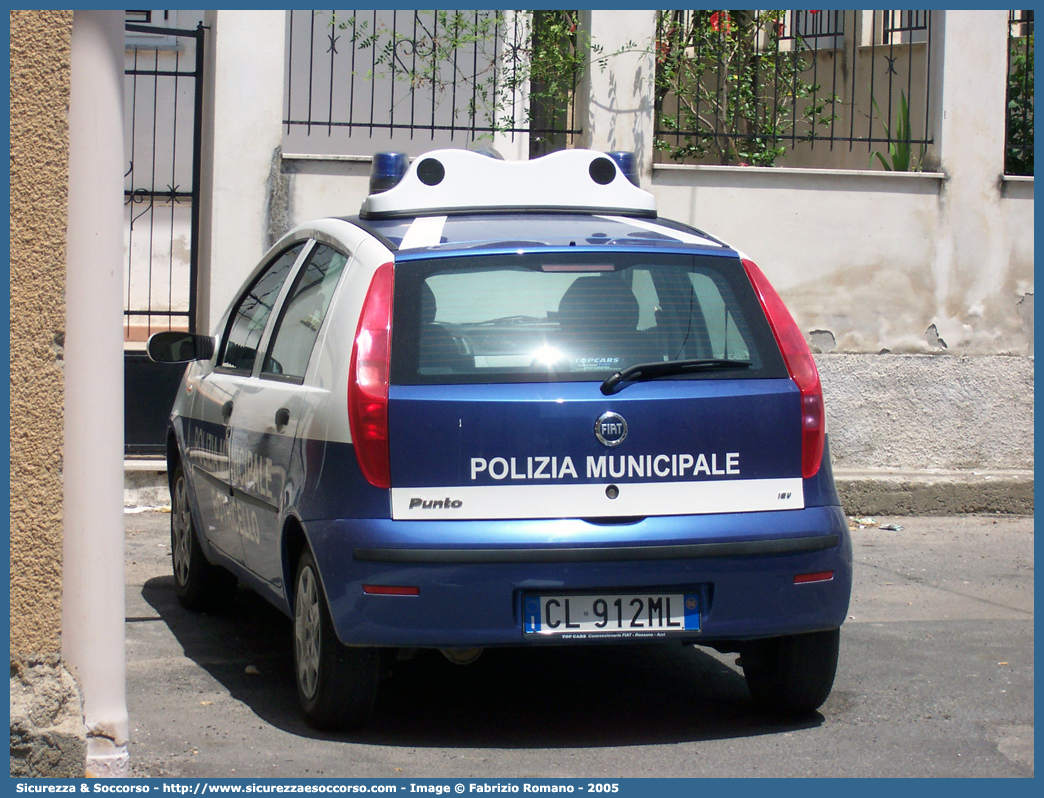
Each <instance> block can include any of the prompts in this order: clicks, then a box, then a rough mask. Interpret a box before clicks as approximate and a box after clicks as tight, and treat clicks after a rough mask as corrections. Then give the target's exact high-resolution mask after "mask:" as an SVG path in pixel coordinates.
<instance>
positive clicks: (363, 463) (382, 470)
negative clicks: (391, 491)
mask: <svg viewBox="0 0 1044 798" xmlns="http://www.w3.org/2000/svg"><path fill="white" fill-rule="evenodd" d="M394 286H395V266H394V264H392V263H385V264H384V265H383V266H381V267H380V268H378V269H377V271H376V272H375V273H374V275H373V279H372V280H371V281H370V288H369V290H368V291H367V292H366V299H365V300H364V301H363V306H362V313H361V314H360V315H359V328H358V329H357V330H356V331H355V343H354V345H353V346H352V362H351V366H350V368H349V372H348V423H349V425H350V426H351V429H352V443H353V444H354V446H355V457H356V459H357V460H358V461H359V469H360V470H361V471H362V474H363V476H364V477H366V480H367V481H368V482H369V483H370V484H371V485H373V486H375V487H378V488H390V487H391V462H390V459H391V458H390V456H389V452H388V373H389V368H390V365H391V324H392V290H393V288H394Z"/></svg>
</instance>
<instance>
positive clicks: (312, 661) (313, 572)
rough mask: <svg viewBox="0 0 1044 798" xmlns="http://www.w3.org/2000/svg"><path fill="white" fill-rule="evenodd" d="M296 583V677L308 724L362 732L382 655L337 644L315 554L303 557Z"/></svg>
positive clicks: (320, 727)
mask: <svg viewBox="0 0 1044 798" xmlns="http://www.w3.org/2000/svg"><path fill="white" fill-rule="evenodd" d="M294 584H295V590H294V673H295V675H296V681H297V697H298V698H299V699H300V701H301V709H302V711H303V712H304V716H305V720H307V721H308V724H309V725H310V726H313V727H315V728H317V729H357V728H359V727H360V726H363V725H364V724H365V723H366V721H368V720H369V719H370V715H371V714H372V713H373V707H374V704H375V703H376V701H377V685H378V680H379V677H380V661H381V658H380V655H379V652H378V650H377V649H375V648H355V647H348V646H344V645H342V644H341V641H339V640H338V639H337V634H336V633H335V632H334V628H333V622H332V621H331V620H330V611H329V609H328V608H327V604H326V598H325V596H324V595H323V588H322V585H321V584H320V582H319V569H318V568H317V567H316V565H315V559H314V558H313V557H312V554H311V552H307V551H306V552H305V553H304V554H303V555H302V556H301V561H300V562H299V563H298V565H297V578H296V580H295V583H294Z"/></svg>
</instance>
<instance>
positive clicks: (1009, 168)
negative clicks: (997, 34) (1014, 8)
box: [1004, 33, 1033, 175]
mask: <svg viewBox="0 0 1044 798" xmlns="http://www.w3.org/2000/svg"><path fill="white" fill-rule="evenodd" d="M1006 122H1007V132H1008V133H1007V139H1008V140H1007V147H1006V148H1005V158H1004V171H1005V173H1006V174H1009V175H1032V174H1033V34H1032V33H1031V34H1030V35H1029V36H1027V37H1025V38H1022V39H1018V38H1012V39H1011V69H1010V71H1009V73H1008V108H1007V120H1006Z"/></svg>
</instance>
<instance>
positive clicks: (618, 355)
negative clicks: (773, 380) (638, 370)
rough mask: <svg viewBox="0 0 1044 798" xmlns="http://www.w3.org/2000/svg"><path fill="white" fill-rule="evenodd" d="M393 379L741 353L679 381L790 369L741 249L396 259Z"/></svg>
mask: <svg viewBox="0 0 1044 798" xmlns="http://www.w3.org/2000/svg"><path fill="white" fill-rule="evenodd" d="M393 319H394V329H393V332H392V374H391V379H392V382H393V383H395V384H398V385H425V384H449V383H497V382H533V381H562V380H567V381H587V380H604V379H605V378H607V377H609V376H610V375H612V374H614V373H615V372H618V371H621V370H623V369H625V368H627V367H629V366H633V365H637V364H645V363H663V362H668V361H676V360H711V359H713V360H725V361H735V363H736V365H735V367H734V368H733V367H729V366H726V367H725V368H721V367H720V364H719V367H718V368H716V369H714V370H713V371H702V372H693V373H687V374H684V375H678V376H672V377H671V379H708V378H710V379H714V378H718V379H721V378H728V379H734V378H765V377H785V376H786V370H785V366H784V364H783V362H782V360H781V358H780V356H779V352H778V350H777V348H776V345H775V341H774V339H773V338H772V332H771V330H770V329H769V327H768V324H767V323H766V321H765V319H764V317H763V315H762V313H761V309H760V305H759V304H758V301H757V298H756V297H755V295H754V293H753V290H752V289H751V287H750V284H749V282H748V281H747V278H746V275H745V273H744V272H743V269H742V266H741V265H740V263H739V261H738V260H735V259H733V258H721V257H710V256H695V255H685V254H671V253H660V252H650V253H648V254H633V253H617V252H597V253H595V252H584V253H576V252H566V253H553V252H549V253H536V254H508V255H483V256H470V257H459V258H437V259H430V260H416V261H414V260H411V261H405V262H399V263H396V266H395V307H394V311H393Z"/></svg>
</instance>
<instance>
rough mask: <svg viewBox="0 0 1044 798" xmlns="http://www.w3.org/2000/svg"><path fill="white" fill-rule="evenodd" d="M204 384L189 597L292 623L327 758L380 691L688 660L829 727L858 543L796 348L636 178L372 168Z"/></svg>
mask: <svg viewBox="0 0 1044 798" xmlns="http://www.w3.org/2000/svg"><path fill="white" fill-rule="evenodd" d="M149 352H150V355H151V356H152V357H153V359H154V360H157V361H164V362H189V363H190V365H189V366H188V367H187V369H186V372H185V376H184V379H183V382H182V385H181V388H180V391H179V393H178V395H177V399H176V402H175V405H174V408H173V412H172V414H171V419H170V430H169V438H168V443H167V458H168V466H169V471H168V473H169V477H170V488H171V496H172V510H173V512H172V521H171V543H172V549H173V567H174V575H175V584H176V590H177V593H178V596H179V598H180V600H181V601H182V603H184V604H185V605H186V606H188V607H190V608H194V609H213V608H216V607H219V606H220V605H221V604H223V603H225V602H228V601H230V600H231V598H232V596H233V594H234V591H235V589H236V585H237V582H239V583H243V584H245V585H246V586H248V587H249V588H251V589H252V590H254V591H256V592H257V593H259V594H261V595H262V596H264V597H265V598H266V599H268V600H269V601H270V602H272V603H273V604H274V605H275V606H276V607H278V608H279V609H280V610H281V611H282V612H284V613H285V614H286V615H288V616H289V617H290V618H292V619H293V649H294V663H295V672H296V681H297V691H298V694H299V697H300V701H301V706H302V708H303V711H304V715H305V717H306V719H307V720H308V721H309V722H310V723H311V724H312V725H314V726H316V727H320V728H350V727H357V726H359V725H361V724H363V723H365V722H366V720H367V719H368V718H369V716H370V715H371V713H372V710H373V708H374V704H375V701H376V698H377V692H378V681H379V676H380V674H381V672H382V662H384V663H385V667H386V664H387V663H386V660H390V659H394V658H395V657H396V656H397V655H398V653H399V652H408V651H410V650H414V649H418V648H432V649H441V650H442V651H443V653H445V654H446V655H447V656H448V657H449V658H450V659H452V660H453V661H456V662H462V663H463V662H469V661H471V660H473V659H474V658H475V657H476V656H477V655H478V653H479V652H480V651H481V650H482V649H483V648H484V647H489V646H538V645H566V646H568V645H582V644H641V643H644V642H648V641H664V640H673V641H677V642H678V643H680V644H686V645H688V644H699V645H703V646H710V647H713V648H715V649H717V650H718V651H721V652H730V653H731V652H735V653H738V654H739V655H740V660H739V661H740V663H741V665H742V668H743V671H744V675H745V678H746V681H747V684H748V686H749V689H750V692H751V694H752V696H753V699H754V701H755V702H756V704H757V705H759V706H760V707H761V708H762V709H764V710H766V711H769V712H772V713H776V714H779V715H786V716H794V715H801V714H806V713H810V712H812V711H814V710H815V709H816V708H818V707H819V706H820V705H821V704H822V703H823V702H824V701H825V700H826V698H827V696H828V694H829V692H830V689H831V686H832V684H833V679H834V673H835V668H836V664H837V656H838V641H839V627H840V626H841V624H842V622H843V621H844V619H845V616H846V612H847V608H848V602H849V595H850V591H851V543H850V539H849V535H848V529H847V523H846V519H845V517H844V515H843V513H842V510H841V507H840V502H839V500H838V495H837V492H836V489H835V487H834V481H833V477H832V474H831V469H830V457H829V451H828V446H827V439H826V435H825V416H824V410H823V397H822V391H821V388H820V382H819V376H818V373H817V371H816V367H815V363H814V362H813V359H812V357H811V355H810V353H809V350H808V347H807V346H806V344H805V341H804V338H803V336H802V334H801V332H800V330H799V329H798V328H797V326H796V324H795V323H794V321H793V319H792V318H791V316H790V314H789V313H788V311H787V310H786V308H785V306H784V305H783V303H782V302H781V300H780V298H779V296H778V295H777V293H776V292H775V290H773V288H772V286H771V285H770V284H769V282H768V280H766V278H765V276H764V274H763V273H762V272H761V270H760V269H759V268H758V266H756V265H755V264H754V263H753V262H751V261H750V260H749V259H747V258H745V257H744V256H743V255H741V254H740V253H739V252H737V251H736V250H735V249H733V248H731V247H729V246H728V245H727V244H725V243H723V242H722V241H720V240H718V239H716V238H714V237H713V236H711V235H708V234H707V233H704V232H701V231H699V230H696V229H694V228H691V227H688V226H686V225H683V224H679V223H677V222H672V221H668V220H666V219H663V218H661V217H660V216H659V215H658V214H657V211H656V205H655V201H654V198H653V196H652V195H651V194H649V193H647V192H645V191H643V190H641V189H640V188H639V187H638V186H637V179H636V176H635V175H634V174H633V159H632V158H631V157H630V155H629V154H618V153H610V154H608V155H606V154H602V153H597V152H592V151H587V150H570V151H564V152H557V153H554V154H551V155H547V156H544V157H542V158H539V159H536V160H533V161H529V162H506V161H503V160H496V159H494V158H490V157H487V156H486V155H483V154H479V153H475V152H468V151H461V150H439V151H435V152H431V153H429V154H427V155H424V156H422V157H419V158H417V159H415V160H414V162H413V163H412V164H411V163H409V162H408V160H407V158H406V156H404V155H400V154H389V153H381V154H378V155H377V156H376V157H375V159H374V172H373V174H372V177H371V194H370V196H369V197H368V198H367V199H366V201H365V202H364V204H363V206H362V209H361V212H360V213H359V214H358V215H357V216H352V217H347V218H330V219H321V220H318V221H315V222H311V223H309V224H305V225H301V226H300V227H297V228H295V229H293V230H291V231H290V232H289V233H287V234H286V235H285V236H283V238H282V239H281V240H280V241H279V242H278V243H277V244H276V245H275V246H274V247H273V248H272V249H271V250H270V251H269V253H268V254H267V255H265V257H264V259H263V260H262V262H261V263H260V265H259V266H258V267H257V268H256V269H255V270H254V271H253V273H252V274H251V276H250V278H249V279H248V280H247V282H246V285H245V288H244V289H243V291H242V292H241V293H240V294H239V295H238V296H237V298H236V299H235V301H234V302H233V303H232V305H231V307H230V308H229V310H228V311H227V313H226V314H225V315H224V317H223V318H222V319H221V321H220V322H219V323H218V325H217V327H216V328H215V330H214V334H213V336H201V335H192V334H187V333H178V332H172V333H161V334H158V335H155V336H153V338H152V339H151V341H150V342H149Z"/></svg>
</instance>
